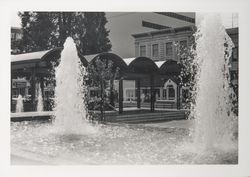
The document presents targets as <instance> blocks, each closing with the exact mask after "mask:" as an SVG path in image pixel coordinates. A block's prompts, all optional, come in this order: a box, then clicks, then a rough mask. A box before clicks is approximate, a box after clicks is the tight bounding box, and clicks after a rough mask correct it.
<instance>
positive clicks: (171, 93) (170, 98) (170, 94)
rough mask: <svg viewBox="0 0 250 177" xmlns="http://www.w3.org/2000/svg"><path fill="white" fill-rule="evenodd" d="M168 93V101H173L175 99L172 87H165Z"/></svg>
mask: <svg viewBox="0 0 250 177" xmlns="http://www.w3.org/2000/svg"><path fill="white" fill-rule="evenodd" d="M167 91H168V100H174V99H175V89H174V86H173V85H168V86H167Z"/></svg>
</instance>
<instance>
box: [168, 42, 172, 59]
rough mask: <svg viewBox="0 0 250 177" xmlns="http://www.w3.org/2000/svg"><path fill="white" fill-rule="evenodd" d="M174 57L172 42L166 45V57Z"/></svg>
mask: <svg viewBox="0 0 250 177" xmlns="http://www.w3.org/2000/svg"><path fill="white" fill-rule="evenodd" d="M172 55H173V45H172V42H167V43H166V56H172Z"/></svg>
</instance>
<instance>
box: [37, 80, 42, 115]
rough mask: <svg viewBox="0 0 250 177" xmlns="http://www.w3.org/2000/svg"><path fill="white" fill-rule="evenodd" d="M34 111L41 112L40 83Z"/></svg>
mask: <svg viewBox="0 0 250 177" xmlns="http://www.w3.org/2000/svg"><path fill="white" fill-rule="evenodd" d="M36 110H37V111H38V112H42V111H43V96H42V89H41V85H40V83H39V86H38V97H37V108H36Z"/></svg>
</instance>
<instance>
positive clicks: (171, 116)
mask: <svg viewBox="0 0 250 177" xmlns="http://www.w3.org/2000/svg"><path fill="white" fill-rule="evenodd" d="M176 119H185V112H182V111H176V112H175V111H174V112H165V113H145V114H138V115H124V116H117V117H116V119H115V120H116V122H122V123H143V122H160V121H169V120H176Z"/></svg>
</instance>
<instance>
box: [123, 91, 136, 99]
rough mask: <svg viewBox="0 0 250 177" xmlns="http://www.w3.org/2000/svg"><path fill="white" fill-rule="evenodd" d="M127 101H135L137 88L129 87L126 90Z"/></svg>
mask: <svg viewBox="0 0 250 177" xmlns="http://www.w3.org/2000/svg"><path fill="white" fill-rule="evenodd" d="M125 100H126V101H135V100H136V98H135V89H127V90H126V99H125Z"/></svg>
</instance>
